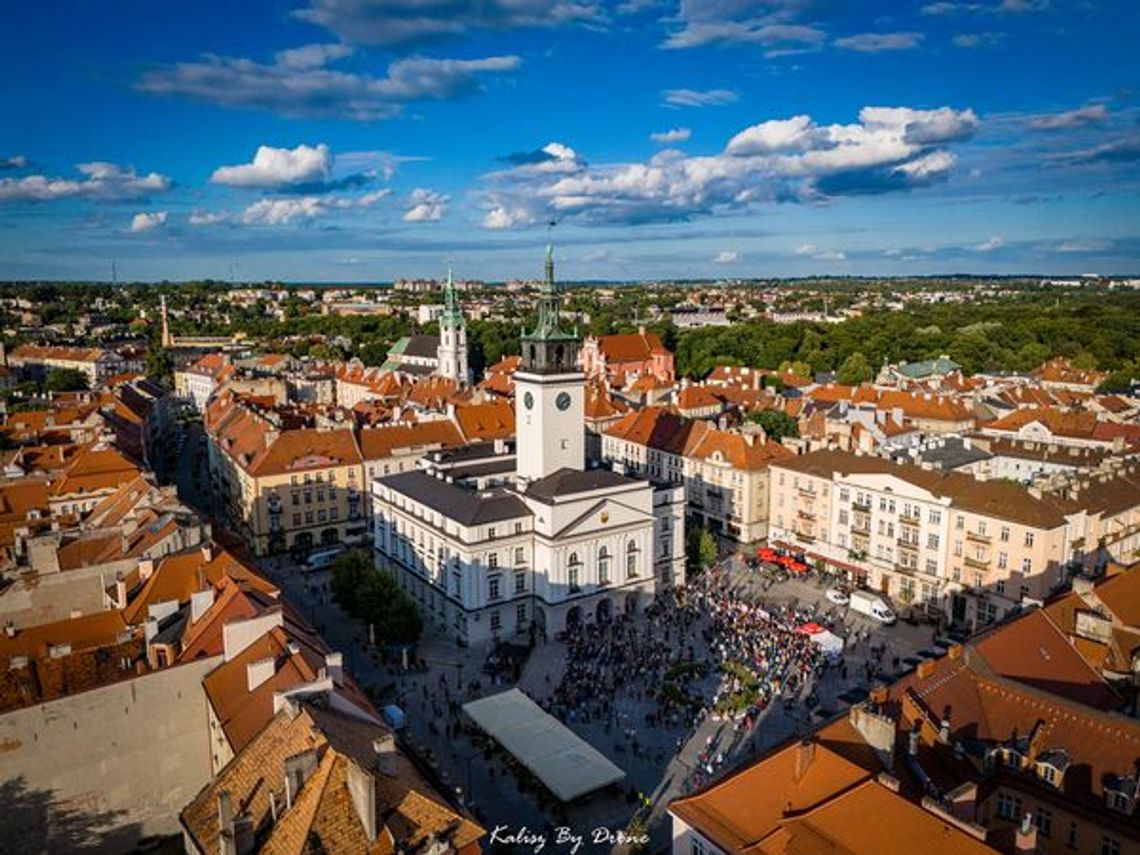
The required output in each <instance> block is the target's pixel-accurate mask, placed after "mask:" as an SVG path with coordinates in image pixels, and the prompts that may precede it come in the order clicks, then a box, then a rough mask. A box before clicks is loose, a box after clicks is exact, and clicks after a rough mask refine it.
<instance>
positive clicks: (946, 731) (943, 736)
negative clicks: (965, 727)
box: [938, 718, 950, 745]
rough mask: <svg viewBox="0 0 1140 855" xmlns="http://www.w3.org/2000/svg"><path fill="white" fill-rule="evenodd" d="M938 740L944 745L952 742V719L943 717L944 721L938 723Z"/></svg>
mask: <svg viewBox="0 0 1140 855" xmlns="http://www.w3.org/2000/svg"><path fill="white" fill-rule="evenodd" d="M938 741H939V742H941V743H942V744H943V745H949V744H950V719H948V718H944V719H942V723H941V724H940V725H938Z"/></svg>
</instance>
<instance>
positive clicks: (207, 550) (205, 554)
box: [202, 541, 214, 564]
mask: <svg viewBox="0 0 1140 855" xmlns="http://www.w3.org/2000/svg"><path fill="white" fill-rule="evenodd" d="M213 560H214V545H213V544H212V543H210V542H209V541H206V542H205V543H203V544H202V561H203V563H205V564H209V563H210V562H211V561H213Z"/></svg>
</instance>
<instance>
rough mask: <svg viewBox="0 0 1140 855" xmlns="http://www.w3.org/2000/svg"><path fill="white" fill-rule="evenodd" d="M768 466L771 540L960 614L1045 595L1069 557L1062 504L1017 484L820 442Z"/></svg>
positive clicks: (984, 617)
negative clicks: (850, 451) (814, 447)
mask: <svg viewBox="0 0 1140 855" xmlns="http://www.w3.org/2000/svg"><path fill="white" fill-rule="evenodd" d="M771 469H772V474H771V480H770V485H771V510H770V514H771V530H770V534H769V540H770V541H771V542H773V543H778V544H784V545H787V546H791V547H793V548H795V549H798V550H802V551H804V552H805V553H807V554H808V555H809V556H811V557H812V558H814V559H816V560H818V561H821V562H824V563H826V564H830V565H832V566H833V567H835V568H838V569H840V570H842V571H845V572H846V573H847V574H848V575H849V577H850V578H851V579H852V580H853V581H855V582H857V583H859V584H863V585H866V586H868V587H870V588H873V589H874V590H877V591H881V592H882V593H883V594H886V595H887V596H889V597H892V598H895V599H897V600H898V601H900V602H902V603H915V604H929V605H931V606H934V607H938V608H941V609H942V610H943V611H944V612H945V613H946V614H947V616H948V617H950V618H951V619H953V620H955V621H957V622H960V623H967V624H972V623H988V622H991V621H993V620H996V619H997V618H998V617H1000V616H1002V615H1003V614H1005V613H1006V612H1008V611H1010V610H1012V609H1014V608H1016V607H1017V606H1019V605H1021V604H1022V603H1024V602H1040V601H1042V600H1044V598H1045V597H1046V596H1048V594H1049V593H1050V592H1051V591H1052V590H1053V589H1054V588H1055V587H1056V586H1057V585H1058V584H1059V583H1060V582H1062V581H1064V579H1065V578H1066V570H1065V567H1066V565H1067V564H1068V563H1069V561H1070V560H1071V558H1072V557H1073V556H1072V544H1071V542H1070V538H1069V520H1068V519H1067V517H1066V514H1065V512H1064V509H1063V508H1062V507H1061V505H1060V504H1059V503H1058V502H1057V501H1055V500H1054V499H1052V498H1051V497H1050V498H1046V497H1044V496H1043V495H1042V494H1041V493H1040V492H1039V491H1032V492H1031V491H1030V489H1029V488H1026V487H1024V486H1021V485H1018V484H1014V483H1011V482H1007V481H988V480H985V479H980V478H974V477H970V476H969V475H965V474H962V473H958V472H942V471H936V470H934V469H933V468H923V467H920V466H912V465H905V464H898V463H894V462H892V461H890V460H886V459H884V458H879V457H871V456H866V455H860V454H848V453H844V452H838V451H827V450H825V451H816V452H812V453H810V454H805V455H802V456H799V457H795V458H791V459H786V460H780V461H775V462H773V463H772V464H771Z"/></svg>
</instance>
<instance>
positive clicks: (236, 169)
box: [210, 143, 332, 188]
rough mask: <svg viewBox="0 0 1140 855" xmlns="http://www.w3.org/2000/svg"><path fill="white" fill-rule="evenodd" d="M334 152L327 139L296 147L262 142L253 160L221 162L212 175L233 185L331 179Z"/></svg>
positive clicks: (263, 184) (265, 186)
mask: <svg viewBox="0 0 1140 855" xmlns="http://www.w3.org/2000/svg"><path fill="white" fill-rule="evenodd" d="M331 170H332V154H330V153H329V147H328V146H327V145H325V144H324V143H321V144H320V145H317V146H308V145H299V146H297V147H296V148H294V149H288V148H273V147H272V146H268V145H263V146H258V148H257V153H256V154H254V156H253V162H252V163H243V164H240V165H238V166H219V167H218V168H217V169H215V170H214V174H213V175H211V176H210V181H211V182H212V183H214V184H225V185H226V186H229V187H261V188H267V187H282V186H284V185H288V184H305V183H311V182H322V181H326V180H328V177H329V173H330V171H331Z"/></svg>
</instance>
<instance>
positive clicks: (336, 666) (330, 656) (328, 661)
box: [325, 652, 344, 686]
mask: <svg viewBox="0 0 1140 855" xmlns="http://www.w3.org/2000/svg"><path fill="white" fill-rule="evenodd" d="M325 670H326V671H327V672H328V675H329V676H330V677H332V681H333V685H334V686H341V685H343V684H344V654H343V653H340V652H336V653H327V654H325Z"/></svg>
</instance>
